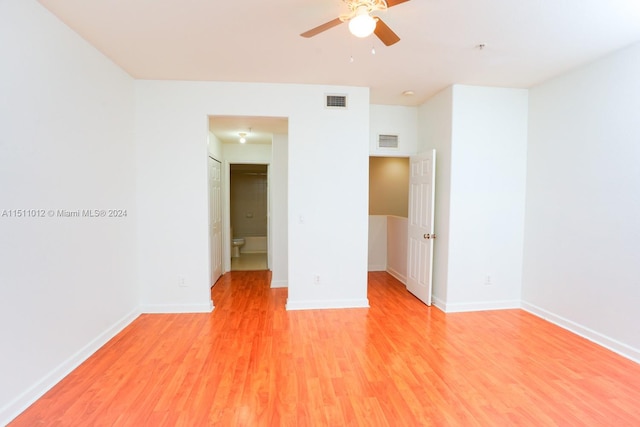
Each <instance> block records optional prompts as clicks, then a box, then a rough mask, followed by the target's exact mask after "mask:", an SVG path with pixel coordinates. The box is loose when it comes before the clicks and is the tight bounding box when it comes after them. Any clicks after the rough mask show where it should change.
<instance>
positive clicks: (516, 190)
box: [447, 85, 528, 311]
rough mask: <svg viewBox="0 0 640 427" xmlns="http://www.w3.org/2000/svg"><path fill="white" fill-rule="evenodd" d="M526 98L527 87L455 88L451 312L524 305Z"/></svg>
mask: <svg viewBox="0 0 640 427" xmlns="http://www.w3.org/2000/svg"><path fill="white" fill-rule="evenodd" d="M527 104H528V93H527V91H526V90H522V89H502V88H489V87H474V86H461V85H455V86H454V87H453V128H452V129H453V131H452V151H451V162H452V163H451V165H452V167H451V194H450V209H451V210H450V217H449V226H450V230H449V277H448V289H447V311H456V310H473V309H492V308H509V307H519V306H520V290H521V285H522V245H523V233H524V209H525V188H526V155H527V114H528V113H527ZM488 276H490V278H489V280H488ZM488 281H489V283H490V284H488V283H487V282H488Z"/></svg>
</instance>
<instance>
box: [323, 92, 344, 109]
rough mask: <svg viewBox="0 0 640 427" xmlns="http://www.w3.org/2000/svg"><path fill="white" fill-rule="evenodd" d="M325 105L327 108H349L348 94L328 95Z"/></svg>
mask: <svg viewBox="0 0 640 427" xmlns="http://www.w3.org/2000/svg"><path fill="white" fill-rule="evenodd" d="M324 106H325V107H327V108H347V96H346V95H327V96H326V98H325V104H324Z"/></svg>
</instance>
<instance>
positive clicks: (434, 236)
mask: <svg viewBox="0 0 640 427" xmlns="http://www.w3.org/2000/svg"><path fill="white" fill-rule="evenodd" d="M423 237H424V238H425V239H427V240H429V239H435V238H436V235H435V234H429V233H427V234H425V235H424V236H423Z"/></svg>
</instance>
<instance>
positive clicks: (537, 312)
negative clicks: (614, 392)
mask: <svg viewBox="0 0 640 427" xmlns="http://www.w3.org/2000/svg"><path fill="white" fill-rule="evenodd" d="M522 309H523V310H524V311H526V312H528V313H531V314H533V315H534V316H537V317H540V318H542V319H544V320H546V321H548V322H551V323H553V324H554V325H557V326H560V327H561V328H563V329H566V330H568V331H570V332H573V333H574V334H576V335H579V336H581V337H582V338H586V339H588V340H589V341H591V342H593V343H595V344H598V345H600V346H602V347H604V348H606V349H609V350H611V351H613V352H614V353H618V354H619V355H621V356H623V357H626V358H627V359H630V360H633V361H634V362H636V363H640V349H637V348H634V347H631V346H629V345H627V344H624V343H622V342H620V341H618V340H615V339H613V338H611V337H608V336H606V335H604V334H601V333H600V332H596V331H594V330H593V329H589V328H587V327H586V326H583V325H580V324H579V323H576V322H573V321H571V320H569V319H567V318H564V317H562V316H559V315H557V314H554V313H551V312H550V311H547V310H545V309H543V308H540V307H538V306H536V305H534V304H530V303H528V302H525V301H522Z"/></svg>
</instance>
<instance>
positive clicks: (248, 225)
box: [229, 163, 269, 271]
mask: <svg viewBox="0 0 640 427" xmlns="http://www.w3.org/2000/svg"><path fill="white" fill-rule="evenodd" d="M268 176H269V174H268V165H266V164H243V163H239V164H230V165H229V210H230V235H231V271H249V270H267V269H268V248H269V244H268V229H269V215H268V212H269V180H268Z"/></svg>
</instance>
